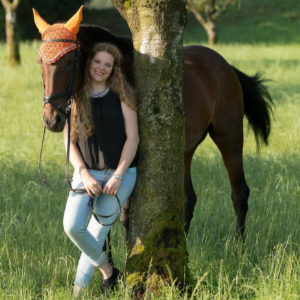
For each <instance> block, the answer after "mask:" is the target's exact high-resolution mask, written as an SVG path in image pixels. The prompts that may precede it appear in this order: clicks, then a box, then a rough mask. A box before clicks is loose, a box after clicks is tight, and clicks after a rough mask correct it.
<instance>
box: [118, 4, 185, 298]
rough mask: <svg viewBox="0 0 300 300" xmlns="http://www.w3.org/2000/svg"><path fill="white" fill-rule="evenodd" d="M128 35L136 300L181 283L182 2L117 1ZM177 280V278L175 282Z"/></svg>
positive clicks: (131, 262)
mask: <svg viewBox="0 0 300 300" xmlns="http://www.w3.org/2000/svg"><path fill="white" fill-rule="evenodd" d="M113 3H114V5H115V6H116V8H117V9H118V11H119V12H120V13H121V15H122V16H123V17H124V18H125V20H126V21H127V23H128V26H129V28H130V30H131V33H132V37H133V44H134V49H135V50H134V51H135V58H134V60H135V61H134V73H135V84H136V87H137V90H138V95H139V114H138V115H139V134H140V145H139V164H138V179H137V185H136V188H135V190H134V193H133V196H132V198H131V201H132V202H131V210H130V223H129V241H128V252H129V256H128V259H127V263H126V271H127V275H128V276H127V282H128V283H129V284H130V285H131V286H133V287H134V289H135V291H136V295H143V294H144V292H145V290H146V283H145V282H146V279H147V278H148V281H147V282H148V283H147V287H148V288H149V289H150V290H152V291H154V292H156V293H157V292H159V291H158V288H157V287H158V286H159V284H158V283H159V282H160V278H163V279H164V280H165V281H167V282H170V281H171V278H173V279H174V280H175V279H177V282H180V283H183V282H184V275H185V274H184V273H185V267H186V266H187V262H188V257H187V251H186V240H185V234H184V230H183V223H184V220H183V201H184V189H183V176H184V162H183V155H184V148H185V139H184V124H185V123H184V122H185V118H184V107H183V101H182V81H183V57H182V50H183V47H182V34H183V29H184V27H185V23H186V9H185V2H184V1H183V0H166V1H161V0H150V1H149V0H132V1H123V0H113ZM171 274H172V275H171Z"/></svg>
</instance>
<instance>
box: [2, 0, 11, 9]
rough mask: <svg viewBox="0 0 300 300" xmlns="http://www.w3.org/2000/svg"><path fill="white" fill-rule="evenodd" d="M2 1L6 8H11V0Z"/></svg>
mask: <svg viewBox="0 0 300 300" xmlns="http://www.w3.org/2000/svg"><path fill="white" fill-rule="evenodd" d="M1 3H2V5H3V7H4V9H5V10H9V8H10V2H9V1H8V0H1Z"/></svg>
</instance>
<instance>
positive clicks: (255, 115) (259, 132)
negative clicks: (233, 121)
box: [232, 67, 274, 151]
mask: <svg viewBox="0 0 300 300" xmlns="http://www.w3.org/2000/svg"><path fill="white" fill-rule="evenodd" d="M232 68H233V70H234V71H235V74H236V75H237V77H238V78H239V80H240V84H241V86H242V90H243V98H244V109H245V115H246V117H247V119H248V122H249V126H250V128H251V129H252V130H253V132H254V135H255V140H256V147H257V151H259V148H260V144H261V142H263V143H264V144H265V145H268V137H269V135H270V132H271V116H272V115H273V111H272V106H274V103H273V100H272V98H271V95H270V93H269V92H268V90H267V87H266V86H265V85H264V83H265V82H267V81H268V80H266V79H262V78H261V73H259V72H258V73H256V74H255V75H254V76H252V77H250V76H247V75H246V74H244V73H243V72H241V71H239V70H237V69H236V68H234V67H232Z"/></svg>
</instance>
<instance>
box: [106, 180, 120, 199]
mask: <svg viewBox="0 0 300 300" xmlns="http://www.w3.org/2000/svg"><path fill="white" fill-rule="evenodd" d="M120 185H121V180H120V179H117V178H115V177H114V176H112V177H111V178H110V179H109V180H108V182H107V183H106V185H105V187H104V188H103V193H104V194H107V195H112V196H114V195H116V194H117V192H118V190H119V188H120Z"/></svg>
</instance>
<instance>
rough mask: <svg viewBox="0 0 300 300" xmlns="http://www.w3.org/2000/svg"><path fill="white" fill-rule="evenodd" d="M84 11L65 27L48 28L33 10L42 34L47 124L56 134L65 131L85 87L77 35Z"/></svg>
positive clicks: (80, 11)
mask: <svg viewBox="0 0 300 300" xmlns="http://www.w3.org/2000/svg"><path fill="white" fill-rule="evenodd" d="M82 9H83V6H81V8H80V9H79V10H78V12H77V13H76V14H75V15H74V16H73V17H72V18H71V19H70V20H69V21H68V22H67V23H65V24H54V25H49V24H47V23H46V22H45V21H44V20H43V19H42V18H41V17H40V15H39V14H38V13H37V12H36V11H35V10H34V9H33V13H34V21H35V24H36V26H37V28H38V29H39V32H40V33H41V34H42V40H43V43H42V45H41V46H40V48H39V51H38V53H39V57H38V63H39V65H40V66H41V69H42V76H43V82H44V111H43V120H44V123H45V125H46V127H47V129H49V130H51V131H53V132H60V131H62V130H63V128H64V126H65V122H66V116H67V110H68V106H69V105H70V101H71V98H72V97H73V96H74V91H76V90H77V89H78V88H79V86H80V84H81V75H82V74H81V69H80V68H78V66H79V64H80V63H81V62H80V60H81V57H80V50H79V44H78V42H77V40H76V35H77V32H78V30H79V24H80V22H81V20H82Z"/></svg>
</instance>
